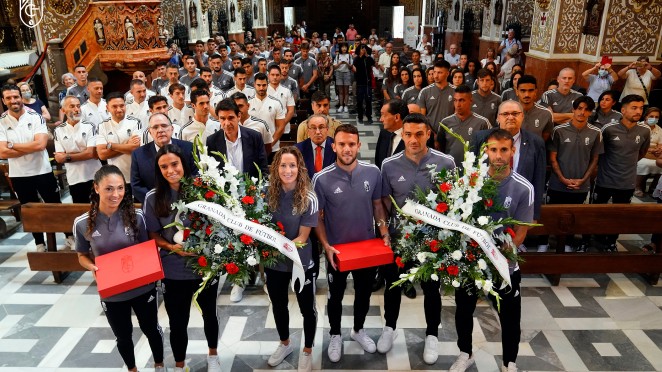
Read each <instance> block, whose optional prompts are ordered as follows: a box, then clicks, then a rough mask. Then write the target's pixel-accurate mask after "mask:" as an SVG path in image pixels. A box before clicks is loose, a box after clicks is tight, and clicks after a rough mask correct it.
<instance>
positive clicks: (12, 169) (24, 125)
mask: <svg viewBox="0 0 662 372" xmlns="http://www.w3.org/2000/svg"><path fill="white" fill-rule="evenodd" d="M24 109H25V111H24V112H23V115H21V117H19V118H18V120H16V119H14V117H13V116H11V115H9V113H8V112H7V111H6V112H4V113H3V114H2V115H0V142H5V141H6V142H11V143H28V142H32V141H34V139H35V135H37V134H46V135H48V128H47V127H46V122H45V121H44V118H42V117H41V115H39V114H38V113H36V112H35V111H34V110H32V109H31V108H29V107H25V108H24ZM8 162H9V177H10V178H11V177H31V176H38V175H41V174H45V173H50V172H52V171H53V167H51V163H50V162H49V161H48V152H46V149H44V150H42V151H37V152H33V153H30V154H25V155H23V156H19V157H18V158H10V159H8Z"/></svg>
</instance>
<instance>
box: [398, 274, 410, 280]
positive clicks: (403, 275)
mask: <svg viewBox="0 0 662 372" xmlns="http://www.w3.org/2000/svg"><path fill="white" fill-rule="evenodd" d="M408 277H409V274H400V279H406V278H408Z"/></svg>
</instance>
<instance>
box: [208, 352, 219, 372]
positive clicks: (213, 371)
mask: <svg viewBox="0 0 662 372" xmlns="http://www.w3.org/2000/svg"><path fill="white" fill-rule="evenodd" d="M207 372H221V361H220V360H219V359H218V355H207Z"/></svg>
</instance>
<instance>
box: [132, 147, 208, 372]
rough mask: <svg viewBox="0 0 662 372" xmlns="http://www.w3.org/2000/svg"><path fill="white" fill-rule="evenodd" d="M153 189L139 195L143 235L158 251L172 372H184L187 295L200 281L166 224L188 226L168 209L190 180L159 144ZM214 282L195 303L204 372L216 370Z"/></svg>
mask: <svg viewBox="0 0 662 372" xmlns="http://www.w3.org/2000/svg"><path fill="white" fill-rule="evenodd" d="M155 169H156V174H155V180H156V188H154V189H152V190H151V191H149V192H148V193H147V195H146V196H145V204H143V211H144V213H145V221H146V222H147V231H148V233H149V237H150V238H151V239H155V240H156V245H157V246H158V247H159V248H160V252H161V262H162V263H163V271H164V272H165V279H163V280H162V281H161V284H162V289H163V300H164V303H165V308H166V312H167V313H168V319H169V322H170V346H171V347H172V354H173V356H174V358H175V372H179V371H182V372H184V371H188V367H187V366H186V348H187V346H188V322H189V316H190V311H191V301H192V299H193V294H194V293H195V292H196V291H197V290H198V289H199V288H200V285H201V283H202V278H201V277H200V275H198V274H196V273H195V272H193V269H191V268H190V267H189V266H188V265H187V258H188V257H189V256H191V255H192V254H191V253H188V252H185V251H183V250H182V248H183V247H182V244H181V241H180V240H179V239H175V235H176V234H177V232H178V230H179V228H177V227H176V226H171V227H168V228H165V226H168V225H170V224H171V223H172V222H173V221H175V219H177V222H179V223H181V224H182V225H184V226H189V225H190V221H189V220H188V218H187V217H186V215H185V214H182V215H179V216H178V215H177V210H176V209H175V210H173V209H172V208H171V205H172V203H175V202H177V200H179V198H180V194H179V193H180V191H181V181H182V178H184V177H189V176H190V175H191V170H190V169H189V165H188V161H187V160H186V158H185V157H184V155H183V153H182V150H181V149H180V148H179V147H178V146H176V145H172V144H169V145H165V146H163V147H161V148H160V149H159V151H158V152H157V153H156V166H155ZM217 293H218V278H214V279H212V280H211V281H209V283H208V284H207V286H206V287H205V289H203V290H202V292H200V294H199V295H198V298H197V301H198V304H199V305H200V309H202V320H203V322H204V330H205V337H206V338H207V347H208V348H209V355H208V356H207V371H220V370H221V365H220V362H219V359H218V353H217V351H216V348H217V347H218V319H217V318H216V295H217Z"/></svg>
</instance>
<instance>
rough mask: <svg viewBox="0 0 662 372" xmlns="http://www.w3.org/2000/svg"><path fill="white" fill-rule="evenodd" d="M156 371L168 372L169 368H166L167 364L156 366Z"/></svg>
mask: <svg viewBox="0 0 662 372" xmlns="http://www.w3.org/2000/svg"><path fill="white" fill-rule="evenodd" d="M154 372H168V368H166V367H165V366H162V367H154Z"/></svg>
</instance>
